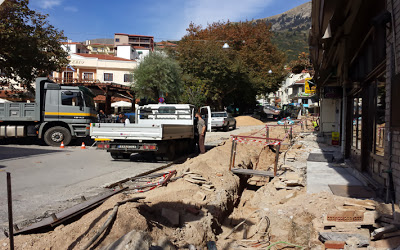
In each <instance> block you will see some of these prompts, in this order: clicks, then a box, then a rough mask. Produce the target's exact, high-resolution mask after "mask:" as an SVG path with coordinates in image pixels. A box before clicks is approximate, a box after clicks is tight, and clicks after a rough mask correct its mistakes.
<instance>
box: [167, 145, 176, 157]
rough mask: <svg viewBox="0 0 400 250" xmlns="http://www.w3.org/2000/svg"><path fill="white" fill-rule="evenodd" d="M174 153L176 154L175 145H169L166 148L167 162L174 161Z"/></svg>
mask: <svg viewBox="0 0 400 250" xmlns="http://www.w3.org/2000/svg"><path fill="white" fill-rule="evenodd" d="M175 153H176V147H175V143H171V144H170V145H169V146H168V152H167V155H166V156H167V159H168V160H169V161H172V160H174V159H175Z"/></svg>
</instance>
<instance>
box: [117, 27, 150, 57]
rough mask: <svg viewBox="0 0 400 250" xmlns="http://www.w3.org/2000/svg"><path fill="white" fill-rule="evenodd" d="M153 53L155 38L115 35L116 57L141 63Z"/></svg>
mask: <svg viewBox="0 0 400 250" xmlns="http://www.w3.org/2000/svg"><path fill="white" fill-rule="evenodd" d="M151 51H154V37H153V36H142V35H129V34H124V33H115V34H114V55H115V56H117V57H121V58H125V59H130V60H138V61H140V60H142V59H143V58H144V57H145V56H147V55H148V54H150V52H151Z"/></svg>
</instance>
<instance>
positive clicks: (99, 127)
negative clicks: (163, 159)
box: [90, 123, 194, 141]
mask: <svg viewBox="0 0 400 250" xmlns="http://www.w3.org/2000/svg"><path fill="white" fill-rule="evenodd" d="M90 135H91V137H92V138H93V139H110V140H143V141H149V140H159V141H161V140H173V139H184V138H193V137H194V131H193V125H171V124H162V125H147V124H146V125H141V124H123V123H92V124H91V125H90Z"/></svg>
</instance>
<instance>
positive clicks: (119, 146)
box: [117, 145, 138, 149]
mask: <svg viewBox="0 0 400 250" xmlns="http://www.w3.org/2000/svg"><path fill="white" fill-rule="evenodd" d="M117 148H133V149H137V148H138V146H137V145H118V146H117Z"/></svg>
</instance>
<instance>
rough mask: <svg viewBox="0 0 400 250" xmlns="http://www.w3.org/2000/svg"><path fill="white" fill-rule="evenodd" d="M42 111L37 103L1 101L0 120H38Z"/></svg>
mask: <svg viewBox="0 0 400 250" xmlns="http://www.w3.org/2000/svg"><path fill="white" fill-rule="evenodd" d="M38 120H40V112H39V111H37V110H36V104H35V103H26V102H9V103H0V121H38Z"/></svg>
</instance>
